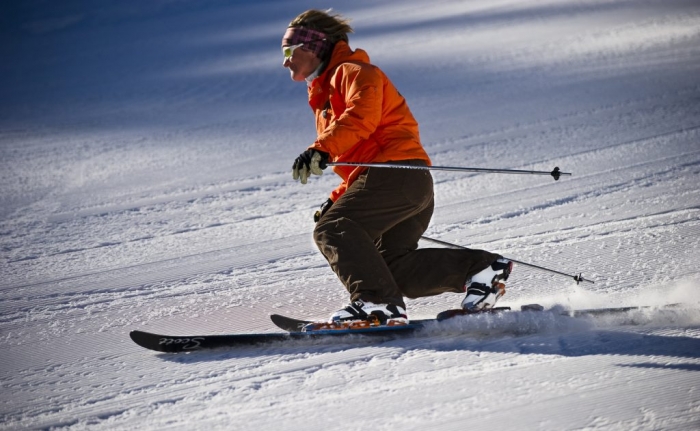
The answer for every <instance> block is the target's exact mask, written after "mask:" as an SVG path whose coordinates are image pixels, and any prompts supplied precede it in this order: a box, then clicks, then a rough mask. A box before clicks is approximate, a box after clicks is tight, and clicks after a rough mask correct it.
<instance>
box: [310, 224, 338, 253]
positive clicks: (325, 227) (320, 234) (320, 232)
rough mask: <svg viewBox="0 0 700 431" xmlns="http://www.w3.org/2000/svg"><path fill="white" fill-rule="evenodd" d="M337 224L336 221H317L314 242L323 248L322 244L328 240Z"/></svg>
mask: <svg viewBox="0 0 700 431" xmlns="http://www.w3.org/2000/svg"><path fill="white" fill-rule="evenodd" d="M335 224H336V223H334V222H331V223H329V222H326V223H323V222H319V223H316V226H315V227H314V233H313V238H314V242H315V243H316V246H317V247H318V248H319V249H323V248H322V245H323V244H325V243H327V242H328V236H329V233H331V232H332V231H333V230H334V225H335Z"/></svg>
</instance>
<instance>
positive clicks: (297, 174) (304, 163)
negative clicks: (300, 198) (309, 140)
mask: <svg viewBox="0 0 700 431" xmlns="http://www.w3.org/2000/svg"><path fill="white" fill-rule="evenodd" d="M327 167H328V153H324V152H323V151H318V150H312V149H308V150H306V151H304V152H303V153H301V154H299V157H297V158H296V160H294V165H293V166H292V178H294V179H295V180H301V183H302V184H306V180H307V179H308V178H309V176H310V175H311V174H314V175H322V174H323V170H324V169H326V168H327Z"/></svg>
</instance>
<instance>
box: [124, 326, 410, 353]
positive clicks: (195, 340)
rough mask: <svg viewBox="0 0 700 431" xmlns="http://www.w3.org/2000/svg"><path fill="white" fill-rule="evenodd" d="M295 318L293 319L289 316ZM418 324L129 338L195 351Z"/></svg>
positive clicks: (378, 332) (385, 332)
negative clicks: (308, 330)
mask: <svg viewBox="0 0 700 431" xmlns="http://www.w3.org/2000/svg"><path fill="white" fill-rule="evenodd" d="M292 320H295V319H292ZM421 327H422V325H420V324H409V325H401V326H378V327H372V328H364V329H347V330H320V331H310V332H299V331H290V332H283V333H279V332H272V333H270V332H267V333H257V334H256V333H251V334H218V335H189V336H183V335H162V334H154V333H151V332H146V331H138V330H136V331H131V332H130V333H129V336H130V337H131V340H132V341H133V342H135V343H136V344H138V345H139V346H141V347H144V348H146V349H149V350H154V351H156V352H164V353H180V352H194V351H197V350H208V349H217V348H224V347H228V348H231V347H240V346H251V345H256V344H269V343H273V342H284V341H290V340H308V339H315V338H320V337H342V336H349V335H362V336H369V335H371V336H394V335H395V334H400V333H410V332H412V331H415V330H416V329H419V328H421Z"/></svg>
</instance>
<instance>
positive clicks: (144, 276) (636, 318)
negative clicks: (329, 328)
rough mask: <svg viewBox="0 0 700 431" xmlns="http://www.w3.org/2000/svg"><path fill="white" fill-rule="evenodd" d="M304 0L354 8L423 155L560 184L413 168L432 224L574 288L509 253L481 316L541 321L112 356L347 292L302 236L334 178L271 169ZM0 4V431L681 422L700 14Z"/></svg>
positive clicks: (593, 8)
mask: <svg viewBox="0 0 700 431" xmlns="http://www.w3.org/2000/svg"><path fill="white" fill-rule="evenodd" d="M312 7H316V8H327V7H333V8H335V10H336V11H338V12H341V13H343V14H345V15H347V16H349V17H351V18H352V19H353V24H354V26H355V30H356V34H354V35H351V46H353V47H361V48H364V49H365V50H367V51H368V52H369V54H370V56H371V58H372V61H373V62H374V63H375V64H377V65H379V66H380V67H381V68H383V69H384V70H385V71H386V73H387V74H388V75H389V77H390V78H391V79H392V80H393V81H394V82H395V84H396V86H397V87H398V88H399V90H400V91H401V92H402V94H403V95H404V96H405V97H406V99H407V100H408V103H409V105H410V107H411V109H412V110H413V112H414V114H415V116H416V117H417V119H418V121H419V123H420V126H421V137H422V140H423V143H424V145H425V147H426V149H427V151H428V152H429V154H430V155H431V157H432V158H433V162H434V164H435V165H446V166H466V167H480V168H503V169H525V170H545V171H551V170H552V169H553V168H554V167H555V166H559V167H560V168H561V169H562V171H565V172H571V173H572V174H573V175H572V176H570V177H562V178H561V179H560V180H559V181H554V180H553V179H552V178H551V177H547V176H525V175H496V174H493V175H489V174H471V173H460V172H435V173H434V178H435V183H436V187H435V190H436V200H437V204H436V211H435V217H434V219H433V222H432V224H431V226H430V228H429V230H428V232H427V233H426V234H427V235H428V236H430V237H431V238H436V239H439V240H442V241H448V242H451V243H454V244H458V245H462V246H468V247H474V248H483V249H487V250H491V251H494V252H498V253H501V254H503V255H504V256H507V257H511V258H513V259H517V260H520V261H523V262H529V263H534V264H538V265H542V266H546V267H550V268H554V269H557V270H559V271H562V272H565V273H568V274H578V273H582V274H583V276H584V277H585V278H587V279H591V280H594V281H595V284H581V285H578V286H577V285H576V284H575V282H574V281H573V280H572V279H570V278H566V277H560V276H556V275H553V274H549V273H544V272H540V271H537V270H534V269H532V268H529V267H526V266H523V265H518V266H516V268H515V270H514V272H513V275H512V277H511V280H510V283H509V285H508V293H507V295H506V296H505V297H504V298H503V300H502V302H503V303H504V305H511V306H514V307H518V306H519V305H522V304H526V303H533V302H536V303H540V304H543V305H544V306H545V307H546V308H547V309H548V310H549V311H545V312H543V313H540V314H520V315H518V314H504V315H499V316H478V317H474V318H469V319H462V320H457V321H453V322H451V323H449V324H446V325H442V326H440V327H431V328H428V329H426V330H425V331H423V332H419V333H417V334H415V335H414V336H411V337H410V338H405V339H395V340H391V339H379V340H370V341H368V340H363V339H349V340H344V341H337V340H336V341H333V342H311V343H309V342H293V343H288V344H273V345H269V346H264V347H245V348H238V349H229V350H216V351H209V352H195V353H191V354H183V355H167V354H157V353H154V352H151V351H147V350H145V349H142V348H140V347H138V346H136V345H135V344H134V343H132V342H131V341H130V339H129V337H128V333H129V331H131V330H133V329H142V330H149V331H155V332H165V333H171V334H180V335H193V334H199V333H229V332H272V331H276V329H275V328H274V327H273V325H272V324H271V323H270V322H269V318H268V316H269V314H271V313H283V314H287V315H292V316H296V317H307V318H324V317H326V316H327V315H328V314H329V313H330V312H332V311H334V310H336V309H337V308H339V307H340V306H342V305H343V304H344V303H345V302H346V301H347V295H346V293H345V292H344V290H343V288H342V286H341V285H340V283H339V282H338V281H337V280H336V278H335V276H334V275H333V274H332V272H331V271H330V269H328V267H327V265H326V263H325V261H324V260H323V258H322V257H321V256H320V255H319V253H318V252H317V251H316V250H315V248H314V245H313V243H312V240H311V231H312V229H313V220H312V214H313V211H314V210H315V209H316V208H317V207H318V205H320V204H321V203H322V202H323V201H325V199H326V197H327V193H328V192H329V191H330V190H331V189H332V188H333V187H334V186H335V185H336V183H337V181H338V179H337V178H336V177H335V176H334V174H333V173H331V172H326V173H325V174H324V175H323V176H321V177H315V178H313V179H312V180H311V181H310V184H308V185H305V186H302V185H300V184H298V183H295V182H294V181H292V179H291V173H290V168H291V164H292V161H293V159H294V158H295V157H296V156H297V155H298V154H299V153H300V152H301V151H303V150H304V149H305V148H306V146H308V145H309V144H310V143H311V142H312V141H313V139H314V137H315V134H314V126H313V119H312V116H311V112H310V110H309V109H308V105H307V102H306V88H305V86H304V84H298V83H293V82H292V81H291V80H290V79H289V74H288V72H287V71H286V70H284V69H283V68H282V66H281V63H282V56H281V53H280V49H279V45H280V40H281V35H282V33H283V32H284V29H285V27H286V25H287V23H288V22H289V21H290V20H291V19H292V18H293V17H294V16H296V15H297V14H299V13H300V12H302V11H304V10H306V9H308V8H312ZM0 9H1V10H0V37H1V40H2V43H1V44H0V58H2V61H0V242H1V247H0V272H1V279H0V343H1V344H0V346H1V348H0V367H1V368H0V382H1V383H2V390H1V391H0V429H3V430H4V429H8V430H10V429H12V430H16V429H97V430H114V429H137V428H138V429H183V430H191V429H206V430H231V429H260V430H262V429H274V428H276V429H295V430H296V429H299V430H301V429H303V430H325V429H331V428H339V429H343V430H360V429H367V428H372V429H404V430H407V429H408V430H420V429H442V430H463V429H466V428H468V429H470V430H482V429H483V430H508V429H526V430H539V429H542V430H563V429H567V430H568V429H605V430H608V429H619V430H629V429H635V430H640V429H641V430H659V429H664V430H667V429H687V430H690V429H699V428H700V378H699V376H700V307H699V306H698V302H699V301H700V294H699V293H698V289H699V288H700V270H699V269H698V268H699V265H698V256H699V255H700V3H699V2H698V1H697V0H634V1H632V0H537V1H536V0H530V1H524V0H465V1H458V0H443V1H430V2H427V1H422V0H392V1H376V0H358V1H353V2H343V1H339V0H328V1H324V2H321V1H316V0H312V1H291V0H258V1H256V2H252V1H243V0H230V1H223V0H211V1H204V0H179V1H174V0H173V1H168V0H152V1H147V2H136V1H133V2H123V1H117V0H104V1H100V2H82V1H60V2H58V1H40V0H25V1H21V2H19V1H17V2H3V3H2V5H0ZM421 246H422V247H432V246H436V245H433V244H431V243H427V242H426V243H424V244H421ZM460 300H461V297H460V296H459V295H442V296H438V297H432V298H423V299H418V300H413V301H409V303H408V305H409V314H410V315H411V316H412V317H415V318H419V317H430V316H433V315H435V314H436V313H437V312H439V311H441V310H443V309H446V308H451V307H455V306H457V305H458V304H459V302H460ZM667 303H681V304H682V306H681V308H679V309H673V310H660V309H649V310H646V311H643V312H642V311H640V312H635V313H629V314H626V315H622V316H617V317H611V318H605V319H571V318H568V317H563V316H560V315H559V314H558V313H557V312H556V311H557V310H562V309H571V308H590V307H609V306H618V305H651V306H659V305H662V304H667Z"/></svg>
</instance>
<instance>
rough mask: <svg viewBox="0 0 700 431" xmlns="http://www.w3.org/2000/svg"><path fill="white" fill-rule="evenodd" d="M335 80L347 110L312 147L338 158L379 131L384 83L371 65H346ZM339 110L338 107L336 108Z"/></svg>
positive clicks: (333, 82) (333, 86)
mask: <svg viewBox="0 0 700 431" xmlns="http://www.w3.org/2000/svg"><path fill="white" fill-rule="evenodd" d="M338 69H339V70H338V71H336V73H335V74H334V76H333V77H332V80H331V91H335V92H337V93H339V95H340V96H341V97H342V98H343V100H344V102H345V110H344V111H343V112H342V113H341V114H340V115H339V116H338V117H337V118H336V119H334V120H333V121H332V122H331V123H330V124H329V125H328V127H327V128H326V130H324V131H323V133H321V134H319V136H318V139H317V140H316V142H315V143H314V145H312V148H319V149H321V150H325V151H327V152H329V153H330V154H332V155H334V156H336V157H338V156H341V155H342V154H343V153H345V152H347V151H348V150H350V149H351V148H352V147H354V146H355V145H356V144H357V143H359V142H360V141H362V140H365V139H367V138H369V136H370V135H371V134H372V133H374V131H375V130H377V127H378V126H379V123H380V121H381V114H382V97H383V94H382V91H383V80H382V77H381V76H380V75H379V73H377V72H376V71H375V70H374V68H373V67H372V66H370V65H358V64H352V63H345V64H342V65H341V66H339V67H338ZM334 109H335V108H334Z"/></svg>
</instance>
